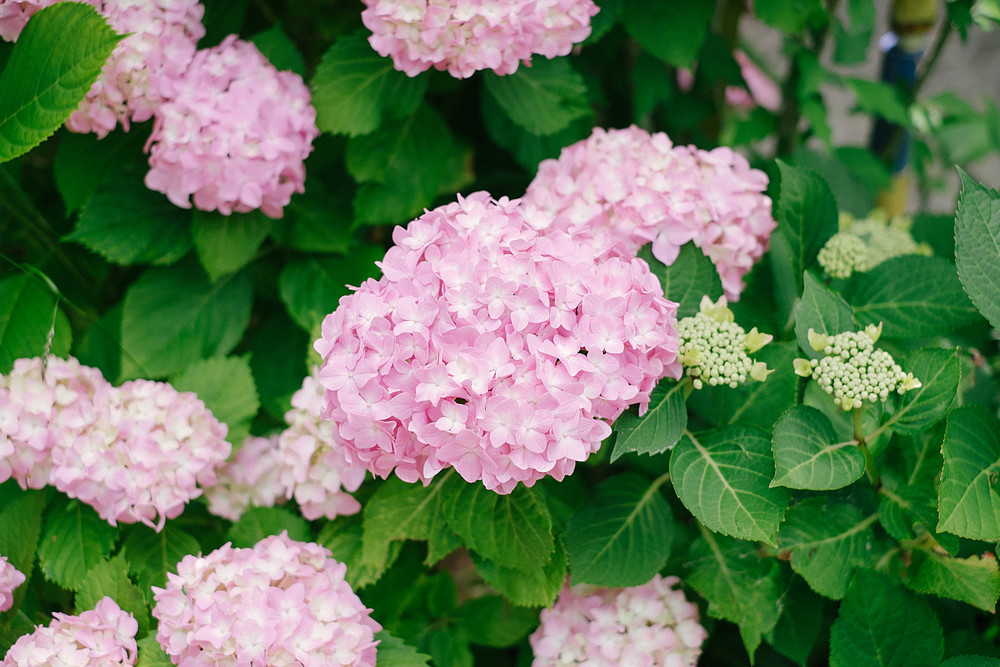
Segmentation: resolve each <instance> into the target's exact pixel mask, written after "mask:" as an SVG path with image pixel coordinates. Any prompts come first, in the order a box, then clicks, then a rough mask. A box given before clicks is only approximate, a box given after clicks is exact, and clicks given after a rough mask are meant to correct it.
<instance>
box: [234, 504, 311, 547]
mask: <svg viewBox="0 0 1000 667" xmlns="http://www.w3.org/2000/svg"><path fill="white" fill-rule="evenodd" d="M282 531H288V537H289V538H290V539H293V540H297V541H299V542H312V539H313V538H312V533H311V532H310V531H309V523H308V522H307V521H306V520H305V519H303V518H302V517H301V516H299V515H298V514H296V513H295V512H292V511H291V510H288V509H285V508H284V507H251V508H250V509H248V510H247V511H246V512H245V513H244V514H243V516H241V517H240V520H239V521H237V522H236V523H234V524H233V525H232V526H231V527H230V528H229V530H228V531H227V532H226V537H228V538H229V540H230V541H232V543H233V546H234V547H252V546H254V545H255V544H257V543H258V542H260V541H261V540H263V539H264V538H265V537H270V536H271V535H280V534H281V532H282Z"/></svg>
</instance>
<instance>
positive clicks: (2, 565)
mask: <svg viewBox="0 0 1000 667" xmlns="http://www.w3.org/2000/svg"><path fill="white" fill-rule="evenodd" d="M24 581H25V576H24V573H23V572H21V571H19V570H18V569H17V568H16V567H14V566H13V565H11V564H10V563H9V562H8V561H7V557H6V556H0V612H5V611H7V610H8V609H10V608H11V607H12V606H13V605H14V589H15V588H17V587H18V586H20V585H21V584H23V583H24Z"/></svg>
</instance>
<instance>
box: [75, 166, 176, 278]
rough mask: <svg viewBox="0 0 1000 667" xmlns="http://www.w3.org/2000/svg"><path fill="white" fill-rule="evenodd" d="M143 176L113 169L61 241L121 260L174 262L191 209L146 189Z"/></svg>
mask: <svg viewBox="0 0 1000 667" xmlns="http://www.w3.org/2000/svg"><path fill="white" fill-rule="evenodd" d="M94 150H95V152H97V153H98V154H100V152H101V151H98V150H97V149H96V148H95V149H94ZM142 178H143V177H142V173H140V172H139V171H138V170H136V169H122V170H118V171H116V172H115V173H114V174H113V176H112V177H111V178H110V179H109V180H108V182H107V183H105V184H104V185H102V186H100V187H99V188H97V190H96V191H95V192H94V194H93V195H91V196H90V198H89V199H87V200H86V203H85V204H84V205H83V210H82V211H81V212H80V217H79V218H78V219H77V222H76V227H75V228H74V229H73V231H72V232H70V233H69V234H68V235H66V236H65V237H63V240H65V241H76V242H77V243H79V244H80V245H82V246H84V247H86V248H88V249H89V250H92V251H93V252H95V253H97V254H98V255H100V256H101V257H103V258H105V259H106V260H108V261H109V262H113V263H115V264H121V265H131V264H160V265H165V264H173V263H174V262H176V261H177V260H179V259H180V258H181V257H183V256H184V255H186V254H187V252H188V250H190V249H191V212H190V211H185V210H184V209H182V208H177V207H176V206H174V205H173V204H172V203H170V201H169V200H168V199H166V198H165V197H163V196H162V195H161V194H160V193H158V192H153V191H152V190H150V189H149V188H147V187H146V185H145V184H144V183H143V182H142Z"/></svg>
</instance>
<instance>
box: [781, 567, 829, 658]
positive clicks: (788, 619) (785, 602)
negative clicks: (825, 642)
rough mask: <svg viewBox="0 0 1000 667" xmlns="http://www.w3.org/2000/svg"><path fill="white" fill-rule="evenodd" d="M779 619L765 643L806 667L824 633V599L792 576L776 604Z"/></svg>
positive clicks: (803, 581)
mask: <svg viewBox="0 0 1000 667" xmlns="http://www.w3.org/2000/svg"><path fill="white" fill-rule="evenodd" d="M779 606H780V608H781V616H780V617H779V618H778V622H777V623H776V624H775V626H774V628H773V629H772V630H771V632H770V633H769V634H768V636H767V643H768V644H770V645H771V646H773V647H774V648H775V650H776V651H778V653H780V654H781V655H783V656H785V657H786V658H788V659H789V660H791V661H793V662H795V663H796V664H798V665H800V667H806V665H807V664H808V661H809V655H810V654H811V653H812V650H813V647H814V646H815V645H816V642H817V641H818V640H819V637H820V632H821V631H822V630H823V599H822V598H820V597H819V596H817V595H816V593H814V592H813V591H812V589H811V588H809V586H808V585H807V584H806V583H805V580H804V579H802V577H792V579H791V582H790V583H789V585H788V589H787V590H786V591H785V592H784V594H783V595H782V596H781V600H780V602H779Z"/></svg>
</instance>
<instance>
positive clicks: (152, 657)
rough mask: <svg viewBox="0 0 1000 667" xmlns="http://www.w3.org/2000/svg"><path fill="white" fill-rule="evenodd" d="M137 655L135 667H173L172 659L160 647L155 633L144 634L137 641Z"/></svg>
mask: <svg viewBox="0 0 1000 667" xmlns="http://www.w3.org/2000/svg"><path fill="white" fill-rule="evenodd" d="M136 644H137V645H138V648H139V655H138V658H137V660H136V663H135V667H174V663H173V661H172V660H171V659H170V657H169V656H168V655H167V654H166V653H164V652H163V649H162V648H160V642H158V641H156V634H155V633H154V634H151V635H146V636H145V637H143V638H142V639H140V640H139V641H138V642H136Z"/></svg>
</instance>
